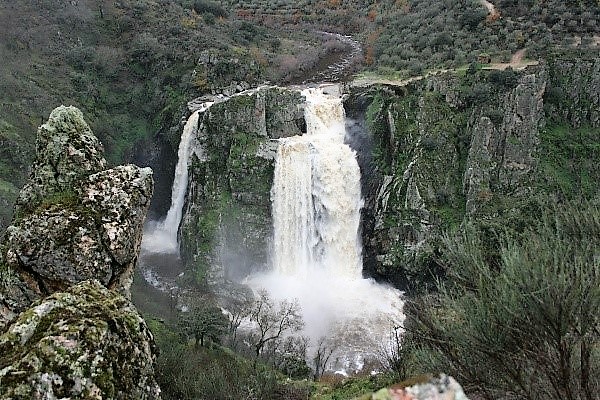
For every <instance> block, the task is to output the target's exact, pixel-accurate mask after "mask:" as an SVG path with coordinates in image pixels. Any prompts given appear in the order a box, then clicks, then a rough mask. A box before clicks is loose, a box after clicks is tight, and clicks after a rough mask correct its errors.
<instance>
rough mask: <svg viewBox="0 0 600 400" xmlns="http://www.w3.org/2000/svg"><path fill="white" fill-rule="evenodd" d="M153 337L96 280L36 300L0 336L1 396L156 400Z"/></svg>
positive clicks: (128, 306)
mask: <svg viewBox="0 0 600 400" xmlns="http://www.w3.org/2000/svg"><path fill="white" fill-rule="evenodd" d="M154 354H155V345H154V341H153V338H152V334H151V333H150V331H149V330H148V327H147V325H146V323H145V322H144V320H143V319H142V317H141V316H140V315H139V314H138V312H137V310H136V309H135V307H134V306H133V304H131V302H130V301H129V300H127V299H126V298H125V297H123V296H122V295H121V294H119V293H118V292H116V291H113V290H108V289H106V288H105V287H104V286H103V285H102V284H101V283H100V282H98V281H96V280H92V281H86V282H83V283H80V284H78V285H76V286H73V287H71V288H70V289H69V290H67V291H66V292H59V293H55V294H53V295H52V296H50V297H47V298H46V299H44V300H42V301H39V302H36V303H34V304H33V305H32V307H31V308H29V309H28V310H26V311H25V312H23V313H21V315H19V317H18V318H17V319H16V320H15V321H13V322H12V323H11V324H9V326H8V327H7V330H6V331H4V333H3V334H1V335H0V399H14V400H17V399H28V400H30V399H48V400H50V399H72V400H75V399H123V400H126V399H132V400H141V399H152V400H153V399H158V398H159V397H160V389H159V387H158V385H157V383H156V381H155V379H154V361H155V355H154Z"/></svg>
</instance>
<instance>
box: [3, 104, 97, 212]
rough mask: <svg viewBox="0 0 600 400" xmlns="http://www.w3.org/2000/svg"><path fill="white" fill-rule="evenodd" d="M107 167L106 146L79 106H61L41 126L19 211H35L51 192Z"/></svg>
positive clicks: (71, 186)
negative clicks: (91, 127) (84, 117)
mask: <svg viewBox="0 0 600 400" xmlns="http://www.w3.org/2000/svg"><path fill="white" fill-rule="evenodd" d="M105 167H106V160H105V159H104V149H103V147H102V144H101V143H100V142H99V141H98V139H97V138H96V136H94V134H93V133H92V130H91V129H90V127H89V126H88V124H87V123H86V122H85V120H84V119H83V114H82V113H81V111H80V110H78V109H77V108H75V107H65V106H60V107H57V108H55V109H54V110H53V111H52V113H51V114H50V118H49V119H48V122H46V123H45V124H43V125H42V126H40V128H39V129H38V134H37V141H36V158H35V161H34V164H33V167H32V169H31V171H32V172H31V176H30V177H29V180H28V182H27V183H26V184H25V187H24V188H23V189H22V190H21V192H20V194H19V197H18V199H17V204H16V207H15V211H16V213H19V212H22V211H23V210H31V209H32V208H33V207H36V206H37V205H39V203H40V202H41V201H42V200H43V199H44V198H47V197H48V196H50V195H53V194H56V193H61V192H64V191H68V190H70V189H71V188H73V187H74V186H75V185H76V184H77V182H79V181H80V180H81V179H83V178H85V177H87V176H88V175H90V174H93V173H95V172H99V171H101V170H103V169H104V168H105Z"/></svg>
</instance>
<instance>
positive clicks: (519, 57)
mask: <svg viewBox="0 0 600 400" xmlns="http://www.w3.org/2000/svg"><path fill="white" fill-rule="evenodd" d="M525 54H526V49H520V50H518V51H516V52H515V54H513V56H512V58H511V60H510V62H508V63H493V64H489V65H486V66H484V67H482V69H485V70H505V69H507V68H508V67H510V68H512V69H514V70H522V69H525V68H527V67H528V66H530V65H538V64H539V61H527V60H524V59H525ZM446 72H456V70H455V69H438V70H434V71H430V72H428V73H427V74H425V75H418V76H413V77H411V78H408V79H385V78H377V77H359V78H355V79H354V80H352V81H351V82H350V86H353V87H367V86H371V85H391V86H406V85H408V84H409V83H411V82H415V81H420V80H421V79H423V78H426V77H428V76H432V75H438V74H443V73H446Z"/></svg>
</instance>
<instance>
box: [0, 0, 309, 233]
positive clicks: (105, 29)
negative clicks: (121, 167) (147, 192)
mask: <svg viewBox="0 0 600 400" xmlns="http://www.w3.org/2000/svg"><path fill="white" fill-rule="evenodd" d="M0 27H2V28H1V30H2V34H1V35H0V57H1V59H2V68H0V143H1V144H2V147H1V148H2V150H0V151H1V156H0V205H2V207H0V226H6V224H7V222H8V221H9V218H10V210H11V208H12V203H13V201H14V199H15V196H16V194H17V192H18V188H19V187H20V186H21V185H22V184H23V182H24V179H25V178H26V177H27V174H28V167H29V165H30V164H31V160H32V158H33V153H34V141H35V132H36V129H37V127H38V126H39V125H40V124H41V123H43V121H45V119H46V118H47V116H48V115H49V113H50V111H51V110H52V109H53V108H55V107H56V106H58V105H60V104H65V105H74V106H77V107H79V108H80V109H81V110H82V111H83V113H84V115H85V117H86V120H87V121H89V123H90V125H91V127H92V129H93V131H94V133H96V135H97V136H98V137H99V138H100V140H101V141H102V143H103V144H104V146H105V148H106V151H107V158H108V159H109V161H110V162H111V163H112V164H116V163H122V162H124V161H127V160H130V159H131V158H132V155H133V149H134V148H135V147H136V146H135V144H136V143H140V141H143V140H146V139H148V138H151V137H154V136H155V135H157V134H168V132H169V129H170V128H171V127H172V126H175V129H173V132H177V131H178V130H179V129H178V128H177V127H178V125H179V123H180V119H181V117H182V116H183V115H184V114H185V103H186V102H187V101H188V100H190V99H192V98H194V97H196V96H199V95H202V94H205V93H209V92H210V91H214V90H215V87H217V88H218V87H219V86H224V85H228V84H230V82H232V81H236V82H241V81H245V82H247V83H248V85H255V84H257V83H261V82H263V81H264V80H266V79H271V80H273V79H282V78H283V76H282V75H283V72H285V74H289V73H292V72H293V71H294V70H297V69H298V67H299V61H298V59H296V58H295V57H296V56H297V55H299V54H301V55H302V57H303V58H302V60H303V61H306V60H307V57H308V58H309V59H311V60H314V59H317V58H318V57H319V56H321V53H320V47H321V39H320V38H319V37H318V36H316V35H314V34H313V33H311V32H309V33H305V32H304V31H301V30H300V31H298V32H292V31H283V32H282V31H278V32H275V31H273V30H272V29H269V28H266V27H263V26H259V25H257V24H255V23H253V22H251V21H246V20H243V19H240V18H238V17H236V16H235V15H232V14H230V13H229V11H228V10H227V9H225V8H223V7H222V6H220V5H219V4H218V3H211V2H203V1H195V2H194V1H164V0H140V1H133V0H122V1H118V2H114V1H109V0H100V1H97V0H79V1H76V2H72V1H62V0H61V1H54V0H53V1H50V0H41V1H36V2H13V1H2V2H0ZM207 54H208V56H207ZM282 54H283V55H287V56H288V58H289V57H291V58H292V60H291V61H290V60H288V63H287V64H286V65H285V69H284V71H283V72H282V71H281V70H279V69H278V68H279V66H280V65H281V60H280V58H281V57H282ZM311 57H312V58H311ZM207 58H209V59H210V61H209V62H208V63H207V62H206V61H207ZM166 138H167V139H172V140H171V141H172V142H173V145H175V146H176V144H177V140H178V139H177V137H176V135H173V138H170V137H169V135H166ZM138 147H139V146H138ZM144 147H148V146H144Z"/></svg>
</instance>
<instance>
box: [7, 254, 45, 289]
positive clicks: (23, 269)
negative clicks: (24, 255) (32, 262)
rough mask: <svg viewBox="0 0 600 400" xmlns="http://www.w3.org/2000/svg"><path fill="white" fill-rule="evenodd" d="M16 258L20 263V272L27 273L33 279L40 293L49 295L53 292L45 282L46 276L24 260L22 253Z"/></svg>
mask: <svg viewBox="0 0 600 400" xmlns="http://www.w3.org/2000/svg"><path fill="white" fill-rule="evenodd" d="M16 258H17V260H18V263H19V269H20V271H19V272H20V273H21V274H24V275H27V277H29V278H30V279H29V280H30V281H33V282H35V283H36V285H37V291H38V292H39V293H41V294H42V295H43V296H47V295H49V294H51V293H52V291H51V290H50V288H49V287H48V286H47V285H46V283H45V282H44V278H42V276H40V274H38V273H37V272H35V270H34V269H33V268H31V267H30V266H29V265H27V264H26V263H25V262H23V260H22V259H21V256H20V255H19V256H17V257H16Z"/></svg>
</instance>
